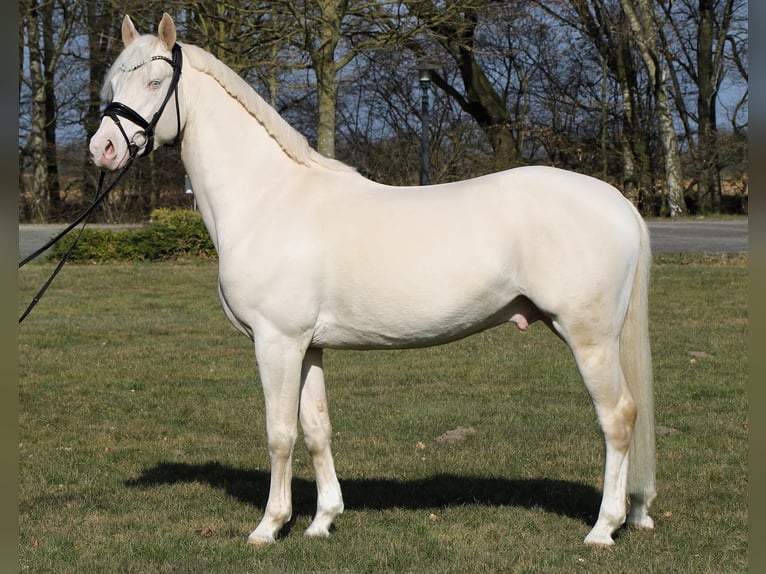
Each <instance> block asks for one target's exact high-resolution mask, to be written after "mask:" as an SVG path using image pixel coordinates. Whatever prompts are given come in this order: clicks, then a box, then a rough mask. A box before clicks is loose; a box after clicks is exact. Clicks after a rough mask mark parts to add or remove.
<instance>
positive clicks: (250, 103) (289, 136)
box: [181, 44, 355, 171]
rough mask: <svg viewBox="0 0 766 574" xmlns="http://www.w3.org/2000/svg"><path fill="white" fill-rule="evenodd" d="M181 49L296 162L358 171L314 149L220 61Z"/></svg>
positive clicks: (185, 47)
mask: <svg viewBox="0 0 766 574" xmlns="http://www.w3.org/2000/svg"><path fill="white" fill-rule="evenodd" d="M181 47H182V49H183V53H184V56H185V58H184V59H185V61H186V62H188V64H189V65H190V66H191V67H192V68H194V69H195V70H198V71H200V72H203V73H205V74H207V75H209V76H210V77H212V78H213V79H214V80H215V81H216V82H218V84H220V86H221V87H222V88H223V89H224V90H226V92H227V93H228V94H229V95H230V96H232V97H233V98H235V99H236V100H237V101H238V102H239V103H240V104H242V106H243V107H244V108H245V109H246V110H247V111H248V112H250V114H251V115H252V116H253V117H254V118H255V119H256V120H258V122H259V123H260V124H261V125H262V126H263V127H264V128H265V129H266V131H267V132H268V133H269V135H270V136H271V137H272V138H274V140H275V141H276V142H277V143H278V144H279V146H280V147H281V148H282V150H283V151H284V152H285V153H286V154H287V155H288V156H290V157H291V158H292V159H293V160H295V161H296V162H298V163H301V164H303V165H311V164H312V163H315V164H319V165H322V166H324V167H328V168H330V169H333V170H335V171H355V170H354V168H352V167H349V166H347V165H346V164H344V163H342V162H340V161H337V160H334V159H331V158H328V157H325V156H323V155H322V154H320V153H319V152H318V151H316V150H315V149H314V148H312V147H311V146H310V145H309V142H308V141H307V140H306V138H305V137H304V136H303V134H301V133H300V132H299V131H298V130H296V129H295V128H293V127H292V126H291V125H290V124H289V123H287V122H286V121H285V120H284V119H283V118H282V116H280V115H279V113H277V111H276V110H275V109H274V108H273V107H271V106H270V105H269V104H268V103H266V101H265V100H264V99H263V98H262V97H261V96H260V95H259V94H258V93H257V92H256V91H255V90H254V89H253V88H252V87H250V85H249V84H248V83H247V82H245V80H243V79H242V78H241V77H240V76H238V75H237V74H236V73H235V72H234V71H233V70H232V69H231V68H229V67H228V66H226V65H225V64H224V63H223V62H221V61H220V60H219V59H218V58H216V57H215V56H213V55H212V54H210V53H208V52H206V51H205V50H203V49H202V48H198V47H197V46H193V45H189V44H181Z"/></svg>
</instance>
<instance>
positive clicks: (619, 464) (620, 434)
mask: <svg viewBox="0 0 766 574" xmlns="http://www.w3.org/2000/svg"><path fill="white" fill-rule="evenodd" d="M572 351H573V353H574V356H575V360H576V361H577V366H578V368H579V370H580V374H581V375H582V378H583V381H584V383H585V386H586V388H587V389H588V392H589V394H590V397H591V400H592V401H593V405H594V407H595V410H596V415H597V417H598V421H599V425H600V427H601V430H602V432H603V433H604V441H605V443H606V457H605V458H606V460H605V464H604V493H603V498H602V501H601V508H600V510H599V514H598V519H597V520H596V524H595V525H594V527H593V529H592V530H591V531H590V533H589V534H588V535H587V536H586V537H585V543H586V544H592V545H602V546H611V545H613V544H614V540H613V539H612V534H613V533H614V532H615V531H616V530H617V529H618V528H620V527H621V526H622V524H623V523H624V522H625V517H626V513H627V502H626V497H627V476H628V447H629V445H630V439H631V433H632V429H633V423H634V421H635V419H636V408H635V405H634V403H633V399H632V398H631V396H630V393H629V392H628V389H627V386H626V384H625V378H624V376H623V374H622V369H621V367H620V359H619V357H620V355H619V344H618V341H617V340H613V341H610V342H605V343H601V344H588V345H579V346H572Z"/></svg>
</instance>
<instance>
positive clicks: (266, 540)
mask: <svg viewBox="0 0 766 574" xmlns="http://www.w3.org/2000/svg"><path fill="white" fill-rule="evenodd" d="M272 542H274V537H273V536H258V535H256V534H255V533H253V534H251V535H250V536H248V537H247V543H248V544H250V545H252V546H255V547H256V548H260V547H262V546H266V545H267V544H271V543H272Z"/></svg>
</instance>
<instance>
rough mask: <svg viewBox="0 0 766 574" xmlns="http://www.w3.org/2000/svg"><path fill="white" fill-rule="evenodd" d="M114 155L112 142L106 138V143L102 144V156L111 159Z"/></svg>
mask: <svg viewBox="0 0 766 574" xmlns="http://www.w3.org/2000/svg"><path fill="white" fill-rule="evenodd" d="M115 155H116V152H115V149H114V144H113V143H112V140H106V145H105V146H104V157H105V158H108V159H112V158H113V157H114V156H115Z"/></svg>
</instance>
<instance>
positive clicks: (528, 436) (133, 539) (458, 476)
mask: <svg viewBox="0 0 766 574" xmlns="http://www.w3.org/2000/svg"><path fill="white" fill-rule="evenodd" d="M51 269H52V267H51V265H50V264H39V265H38V264H35V265H31V266H29V267H25V268H24V269H22V270H21V272H20V274H19V275H20V280H19V281H20V302H19V308H20V311H19V312H21V310H22V309H23V308H24V307H25V306H26V303H27V302H28V300H29V298H30V297H31V296H32V295H33V294H34V291H35V290H36V288H37V287H38V286H39V285H40V284H41V283H42V281H44V279H45V277H46V276H47V273H48V272H50V270H51ZM747 281H748V280H747V259H746V258H735V259H730V258H722V257H706V258H700V257H695V256H684V257H665V258H660V259H658V264H657V265H655V268H654V274H653V279H652V291H651V326H652V327H651V328H652V342H653V352H654V365H655V377H656V423H657V430H658V439H657V451H658V489H659V496H658V499H657V501H656V504H655V507H654V518H655V522H656V524H657V528H656V530H655V531H654V532H639V531H629V530H624V531H621V532H620V533H619V535H618V537H617V545H616V547H615V548H614V549H611V550H599V549H592V548H588V547H586V546H584V545H583V544H582V539H583V537H584V536H585V535H586V534H587V532H588V530H589V528H590V526H591V525H592V523H593V522H594V521H595V517H596V513H597V511H598V505H599V502H600V496H601V480H602V477H601V474H602V471H603V452H602V451H603V446H602V442H601V435H600V432H599V431H598V428H597V425H596V421H595V415H594V413H593V409H592V407H591V405H590V401H589V399H588V397H587V394H586V392H585V389H584V387H583V385H582V383H581V381H580V379H579V377H578V375H577V373H576V370H575V366H574V362H573V360H572V358H571V356H570V355H569V352H568V351H567V350H566V348H565V347H564V345H563V344H562V343H561V342H560V341H559V340H558V339H557V338H556V337H554V336H553V335H552V334H551V333H550V332H548V331H547V330H546V329H545V327H543V326H541V325H539V324H536V325H534V326H533V327H532V328H531V329H529V330H528V331H527V332H526V333H520V332H518V331H517V330H516V329H515V328H513V327H512V326H508V327H502V328H498V329H494V330H491V331H488V332H485V333H482V334H480V335H477V336H474V337H471V338H468V339H466V340H463V341H460V342H458V343H454V344H452V345H448V346H443V347H435V348H431V349H422V350H415V351H396V352H392V351H389V352H341V351H329V352H327V353H326V357H325V367H326V375H327V382H328V393H329V399H330V409H331V414H332V417H333V423H334V424H333V430H334V452H335V456H336V465H337V471H338V476H339V478H340V480H341V485H342V488H343V492H344V497H345V501H346V512H345V513H344V514H343V515H342V516H341V517H339V518H338V520H337V521H336V529H335V531H334V532H333V534H332V536H331V537H330V538H329V539H326V540H316V539H307V538H305V537H303V536H302V532H303V530H304V529H305V528H306V527H307V526H308V524H309V522H310V517H311V514H312V512H313V508H314V505H315V501H316V494H315V487H314V483H313V476H312V470H311V464H310V461H309V458H308V456H307V455H306V452H305V449H304V448H303V447H302V445H299V446H298V447H297V449H296V455H295V480H294V484H293V492H294V498H295V512H294V518H293V522H292V523H291V524H290V525H288V527H287V528H286V529H285V532H283V537H282V539H281V540H280V541H279V542H278V543H276V544H273V545H271V546H269V547H266V548H261V549H256V548H253V547H251V546H248V545H246V544H245V540H246V538H247V535H248V534H249V532H250V531H251V530H252V529H253V528H254V527H255V525H256V524H257V523H258V520H259V519H260V516H261V513H262V510H263V506H264V504H265V501H266V496H267V492H268V469H269V467H268V455H267V452H266V446H265V428H264V417H263V400H262V396H261V391H260V385H259V382H258V375H257V370H256V364H255V359H254V358H253V353H252V349H251V343H250V342H249V341H248V340H247V339H245V338H244V337H242V336H241V335H238V334H237V333H235V332H234V331H233V330H232V328H231V327H230V326H229V325H228V323H227V322H226V319H225V318H224V315H223V313H222V312H221V310H220V307H219V304H218V300H217V295H216V268H215V265H214V263H211V262H206V263H197V262H193V263H161V264H158V263H154V264H104V265H71V266H69V267H67V268H66V269H65V270H64V272H63V273H62V275H61V276H60V278H59V279H58V280H57V282H56V283H54V285H53V286H52V287H51V289H50V290H49V292H48V294H47V295H46V297H45V298H44V299H43V300H42V302H41V303H40V305H39V306H38V308H37V309H36V310H35V311H34V312H33V313H32V315H30V317H29V318H27V319H26V321H25V322H24V323H23V324H22V325H21V327H20V329H19V403H20V413H19V425H20V431H19V434H20V439H19V440H20V445H19V472H20V479H19V533H20V534H19V556H20V566H19V569H20V571H22V572H31V573H35V574H37V573H42V572H51V573H53V572H55V573H56V574H62V573H77V574H85V573H91V572H136V573H142V574H145V573H149V572H151V573H158V572H173V573H187V572H188V573H201V572H209V573H213V572H215V573H217V572H221V573H223V572H227V573H228V572H237V573H247V572H268V573H273V572H296V573H297V572H339V573H346V572H347V573H356V572H396V573H403V572H417V573H420V572H427V573H428V572H434V573H436V572H438V573H445V572H522V571H523V572H562V573H563V572H604V573H607V572H608V573H614V572H663V573H665V572H689V573H694V574H698V573H702V572H710V573H721V572H745V571H746V570H747V535H748V528H747V519H748V515H747V502H748V500H747V492H748V485H747V452H748V451H747V440H748V419H747V395H746V382H747V373H748V354H747V332H748V309H747ZM460 427H462V428H464V429H468V428H470V429H473V430H474V431H475V432H473V433H471V432H467V433H466V432H464V433H462V434H461V433H460V432H457V433H453V434H451V435H447V436H448V437H455V438H456V440H454V441H446V440H437V439H439V438H440V437H442V436H443V435H445V433H448V431H454V430H455V429H458V428H460Z"/></svg>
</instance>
